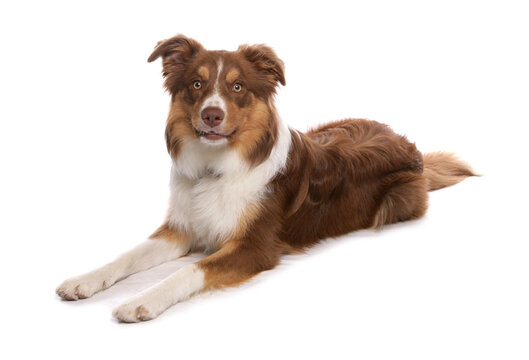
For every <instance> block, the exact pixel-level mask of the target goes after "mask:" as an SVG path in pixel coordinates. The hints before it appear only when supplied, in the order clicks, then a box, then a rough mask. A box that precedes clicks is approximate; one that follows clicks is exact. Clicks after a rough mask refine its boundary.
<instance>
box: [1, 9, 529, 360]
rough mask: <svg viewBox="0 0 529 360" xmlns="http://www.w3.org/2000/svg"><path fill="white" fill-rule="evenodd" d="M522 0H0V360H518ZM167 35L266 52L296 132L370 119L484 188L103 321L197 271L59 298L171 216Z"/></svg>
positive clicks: (466, 187)
mask: <svg viewBox="0 0 529 360" xmlns="http://www.w3.org/2000/svg"><path fill="white" fill-rule="evenodd" d="M523 3H524V2H523V1H520V2H515V1H496V2H494V1H462V0H458V1H443V2H435V3H433V2H426V1H416V2H414V1H387V2H381V1H365V2H356V1H352V2H351V1H349V2H345V1H343V2H336V1H330V0H328V1H324V2H311V1H305V2H287V1H271V0H267V1H262V2H250V1H240V2H232V1H212V2H208V1H186V2H184V1H170V2H157V1H148V2H144V3H142V4H140V3H139V2H134V1H128V2H107V1H104V2H99V1H91V2H72V1H64V2H55V1H34V2H28V1H19V2H2V4H1V5H0V39H1V42H0V46H1V49H2V55H1V57H0V62H1V66H0V76H1V77H0V99H1V105H0V166H1V176H0V183H1V186H0V222H1V225H0V239H1V241H0V246H1V249H0V256H1V261H0V266H1V271H0V276H1V283H2V297H1V298H2V300H1V301H2V302H1V305H2V306H1V308H2V312H3V314H2V320H1V322H0V323H1V329H2V333H3V335H2V343H3V346H2V351H3V353H2V357H5V358H30V357H33V358H35V357H39V358H51V357H53V358H58V359H66V358H77V359H87V358H91V359H93V358H95V357H100V358H105V359H107V358H112V357H119V358H127V359H135V358H142V359H147V358H154V357H155V356H156V357H159V358H161V357H165V358H184V357H189V356H193V357H196V358H210V359H211V358H213V357H214V358H216V359H224V358H226V359H228V358H229V359H236V358H241V359H276V358H279V359H282V358H294V357H295V358H315V359H321V358H328V359H341V358H356V359H401V358H402V359H447V358H449V359H527V358H528V356H529V350H528V346H527V339H528V338H529V330H528V325H527V324H528V323H529V310H528V308H529V307H528V306H527V304H529V290H528V274H529V265H528V261H527V259H528V255H529V246H528V244H527V239H528V238H529V237H528V236H527V235H528V231H527V225H526V222H527V221H526V217H527V202H528V200H529V199H528V197H527V191H526V188H525V185H526V179H527V159H526V158H527V150H526V143H527V139H526V133H525V129H526V128H525V123H526V122H527V120H528V119H529V116H528V115H529V110H528V99H529V87H528V84H529V70H528V69H529V66H527V64H529V52H528V49H529V48H528V46H527V44H528V36H527V34H529V25H528V22H527V18H528V15H529V13H528V11H527V10H526V9H525V8H524V6H523ZM177 33H183V34H185V35H187V36H190V37H193V38H195V39H197V40H199V41H201V42H202V43H203V44H204V46H205V47H206V48H209V49H228V50H234V49H236V47H237V46H238V45H239V44H242V43H267V44H269V45H270V46H272V47H273V48H274V49H275V50H276V51H277V53H278V54H279V56H280V57H281V58H282V59H283V60H284V62H285V64H286V78H287V86H286V87H284V88H282V89H280V91H279V94H278V97H277V103H278V109H279V112H280V114H281V115H282V117H283V118H284V120H285V121H286V122H287V123H288V124H289V125H290V126H292V127H296V128H298V129H301V130H304V129H306V128H307V127H310V126H313V125H316V124H319V123H321V122H325V121H328V120H333V119H340V118H345V117H367V118H370V119H376V120H379V121H381V122H384V123H388V124H391V125H392V126H393V128H394V129H395V130H396V131H398V132H400V133H404V134H406V135H407V136H408V137H409V138H410V139H411V140H412V141H416V143H417V146H418V147H419V149H421V150H422V151H424V152H427V151H433V150H448V151H454V152H457V153H458V154H459V155H460V156H461V157H462V158H464V159H465V160H467V161H469V162H470V163H471V164H472V165H473V166H474V168H475V169H476V170H477V171H478V172H479V173H481V174H483V175H484V176H483V177H481V178H473V179H469V180H466V181H464V182H463V183H461V184H460V185H457V186H455V187H452V188H449V189H445V190H440V191H438V192H435V193H432V194H431V198H430V210H429V212H428V214H427V215H426V217H425V218H424V219H422V220H419V221H414V222H409V223H405V224H399V225H395V226H389V227H387V228H386V229H384V230H383V231H381V232H372V231H360V232H356V233H353V234H351V235H348V236H344V237H342V238H340V239H338V240H329V241H326V242H325V243H323V244H322V245H321V246H318V247H316V248H314V249H312V250H311V251H309V252H308V253H307V254H306V255H301V256H289V257H286V258H285V259H284V261H283V262H282V264H281V265H280V266H279V267H278V268H277V269H276V270H274V271H270V272H267V273H265V274H262V275H261V276H259V277H257V278H256V279H254V280H252V281H250V282H249V283H247V284H245V285H243V286H241V287H239V288H235V289H230V290H226V291H221V292H215V293H211V294H205V295H201V296H198V297H195V298H194V299H192V300H191V301H189V302H187V303H184V304H179V305H177V306H175V307H173V308H172V309H171V310H169V311H168V312H167V313H165V314H164V315H162V316H161V317H160V318H159V319H157V320H155V321H151V322H147V323H142V324H136V325H124V324H118V323H117V322H116V321H114V320H113V319H112V317H111V311H112V309H113V307H115V306H116V305H118V304H119V303H120V302H121V301H123V300H124V299H126V298H127V297H128V296H130V295H132V294H134V293H135V292H136V291H139V290H140V289H142V288H145V287H147V286H150V285H152V283H153V282H154V281H155V280H156V279H160V278H162V277H163V276H165V275H167V274H169V273H170V272H171V271H173V270H174V269H176V268H178V267H180V266H182V264H184V263H186V262H190V261H192V260H193V259H187V260H182V261H178V262H176V263H171V264H167V265H166V266H163V267H161V268H159V269H155V270H154V271H151V272H148V273H147V274H142V275H139V276H133V277H131V278H129V279H127V280H125V281H124V282H122V283H120V284H119V285H117V286H116V287H115V288H113V289H111V290H109V291H108V292H106V293H102V294H99V295H97V296H95V297H94V298H92V299H90V300H85V301H80V302H77V303H71V302H64V301H60V300H59V299H58V297H57V296H56V295H55V293H54V290H55V287H56V286H57V285H58V284H59V283H60V282H61V281H62V280H64V279H65V278H66V277H70V276H72V275H77V274H78V273H81V272H84V271H87V270H91V269H92V268H94V267H96V266H99V265H102V264H103V263H105V262H107V261H110V260H111V259H112V258H113V257H114V256H115V255H117V254H119V253H121V252H122V251H124V250H126V249H129V248H131V247H132V246H134V245H135V244H137V243H139V242H140V241H141V240H143V239H144V238H145V237H146V236H148V235H149V234H150V233H151V232H152V231H153V230H154V229H155V228H156V227H157V226H158V225H159V224H160V223H161V221H162V220H163V217H164V214H165V206H166V201H167V196H168V187H167V183H168V174H169V166H170V161H169V157H168V155H167V153H166V149H165V144H164V137H163V132H164V123H165V117H166V114H167V108H168V102H169V98H168V95H167V94H166V93H164V91H163V89H162V78H161V75H160V70H161V65H160V63H159V62H157V63H154V64H148V63H147V61H146V59H147V57H148V55H149V54H150V52H151V50H152V48H153V47H154V45H155V44H156V42H157V41H158V40H161V39H164V38H167V37H170V36H172V35H175V34H177ZM195 260H196V258H195ZM6 354H7V355H8V356H6Z"/></svg>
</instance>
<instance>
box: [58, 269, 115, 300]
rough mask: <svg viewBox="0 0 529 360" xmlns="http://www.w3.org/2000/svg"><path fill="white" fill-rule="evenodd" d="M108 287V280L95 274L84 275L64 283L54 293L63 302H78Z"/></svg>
mask: <svg viewBox="0 0 529 360" xmlns="http://www.w3.org/2000/svg"><path fill="white" fill-rule="evenodd" d="M109 285H110V281H109V280H105V279H104V278H102V277H101V276H98V275H97V274H86V275H82V276H78V277H74V278H71V279H68V280H66V281H64V282H63V283H62V284H61V285H59V287H58V288H57V289H56V290H55V292H56V293H57V295H59V296H60V297H61V298H63V299H65V300H79V299H86V298H89V297H90V296H92V295H94V294H95V293H96V292H98V291H101V290H103V289H106V288H107V287H108V286H109Z"/></svg>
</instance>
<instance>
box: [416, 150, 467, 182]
mask: <svg viewBox="0 0 529 360" xmlns="http://www.w3.org/2000/svg"><path fill="white" fill-rule="evenodd" d="M423 163H424V170H423V174H424V176H425V177H426V180H427V181H428V191H432V190H438V189H442V188H444V187H447V186H450V185H455V184H457V183H458V182H460V181H463V180H464V179H466V178H467V177H469V176H477V175H476V174H475V173H474V171H472V168H471V167H470V166H469V165H468V164H467V163H465V162H464V161H461V160H459V159H458V158H457V157H456V156H455V155H454V154H450V153H444V152H434V153H428V154H424V155H423Z"/></svg>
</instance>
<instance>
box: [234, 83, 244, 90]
mask: <svg viewBox="0 0 529 360" xmlns="http://www.w3.org/2000/svg"><path fill="white" fill-rule="evenodd" d="M241 90H242V85H241V84H238V83H237V84H233V91H235V92H239V91H241Z"/></svg>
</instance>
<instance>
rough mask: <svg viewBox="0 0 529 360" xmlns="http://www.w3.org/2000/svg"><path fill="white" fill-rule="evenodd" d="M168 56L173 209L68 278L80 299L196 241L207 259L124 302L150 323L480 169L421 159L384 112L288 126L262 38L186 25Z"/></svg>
mask: <svg viewBox="0 0 529 360" xmlns="http://www.w3.org/2000/svg"><path fill="white" fill-rule="evenodd" d="M159 57H161V58H162V60H163V76H164V77H165V87H166V89H167V91H168V92H169V93H170V94H171V105H170V110H169V116H168V119H167V128H166V131H165V135H166V140H167V149H168V151H169V154H170V155H171V158H172V161H173V166H172V169H171V180H170V191H171V197H170V203H169V210H168V214H167V219H166V220H165V222H164V223H163V225H162V226H160V228H159V229H158V230H156V231H155V232H154V234H152V235H151V236H150V238H149V240H147V241H145V242H144V243H143V244H141V245H139V246H138V247H136V248H135V249H133V250H131V251H129V252H128V253H125V254H124V255H122V256H121V257H119V258H118V259H116V260H115V261H114V262H112V263H110V264H108V265H106V266H103V267H102V268H100V269H97V270H94V271H92V272H90V273H88V274H85V275H82V276H78V277H75V278H72V279H69V280H66V281H65V282H64V283H62V284H61V285H60V286H59V287H58V288H57V294H59V295H60V296H61V297H62V298H64V299H68V300H77V299H83V298H87V297H90V296H92V295H93V294H95V293H96V292H98V291H101V290H103V289H106V288H108V287H110V286H111V285H113V284H114V283H116V282H117V281H119V280H121V279H123V278H125V277H127V276H129V275H131V274H133V273H136V272H138V271H142V270H145V269H148V268H150V267H153V266H156V265H158V264H161V263H163V262H167V261H170V260H173V259H176V258H178V257H181V256H184V255H186V254H188V253H189V252H192V251H204V252H206V253H207V254H209V256H207V257H205V258H204V259H202V260H201V261H198V262H197V263H195V264H192V265H187V266H185V267H183V268H181V269H180V270H178V271H176V272H175V273H174V274H173V275H171V276H169V277H168V278H167V279H165V280H164V281H162V282H160V283H159V284H156V285H154V286H153V287H151V288H149V289H147V290H145V291H143V292H141V293H140V294H138V295H137V296H135V297H134V298H132V299H130V301H128V302H127V303H125V304H123V305H121V306H119V307H118V308H117V309H115V311H114V313H113V314H114V316H115V317H116V318H117V319H119V320H121V321H124V322H137V321H141V320H150V319H153V318H155V317H157V316H158V315H160V314H161V313H162V312H163V311H164V310H166V309H167V308H169V307H170V306H172V305H174V304H176V303H178V302H180V301H182V300H184V299H186V298H188V297H189V296H191V295H193V294H195V293H198V292H200V291H203V290H206V289H211V288H219V287H223V286H231V285H236V284H239V283H241V282H242V281H245V280H247V279H249V278H251V277H252V276H254V275H256V274H258V273H259V272H261V271H264V270H268V269H271V268H273V267H274V266H276V265H277V263H278V262H279V259H280V256H281V254H283V253H296V252H300V251H303V250H304V249H306V248H308V247H310V246H312V245H314V244H316V243H317V242H318V241H320V240H321V239H325V238H327V237H333V236H339V235H342V234H345V233H348V232H351V231H353V230H357V229H364V228H377V229H378V228H381V227H382V226H383V225H384V224H391V223H395V222H398V221H404V220H410V219H416V218H419V217H421V216H422V215H423V214H424V212H425V211H426V208H427V197H428V196H427V192H428V191H429V190H435V189H439V188H442V187H445V186H449V185H452V184H455V183H457V182H459V181H461V180H463V179H464V178H465V177H467V176H472V175H474V174H473V172H472V170H471V169H470V168H469V167H468V165H466V164H464V163H463V162H461V161H459V160H457V159H456V158H455V157H454V156H452V155H450V154H446V153H431V154H424V156H423V155H422V154H421V153H420V152H419V151H418V150H417V149H416V147H415V145H414V144H412V143H410V142H409V141H408V140H407V139H406V138H405V137H404V136H400V135H397V134H395V133H394V132H393V131H392V130H391V129H390V128H389V127H388V126H386V125H383V124H380V123H378V122H375V121H368V120H362V119H347V120H342V121H337V122H333V123H329V124H326V125H323V126H320V127H318V128H316V129H313V130H311V131H309V132H307V133H304V134H303V133H300V132H298V131H296V130H293V129H289V128H288V127H287V126H286V125H285V124H284V123H283V122H282V121H281V119H280V118H279V116H278V114H277V112H276V109H275V107H274V94H275V89H276V86H278V84H282V85H285V75H284V67H283V62H282V61H281V60H280V59H279V58H278V57H277V55H276V54H275V53H274V51H273V50H272V49H271V48H269V47H267V46H265V45H252V46H248V45H243V46H240V47H239V48H238V49H237V51H234V52H229V51H207V50H205V49H204V48H203V47H202V45H201V44H200V43H198V42H197V41H195V40H192V39H189V38H187V37H185V36H182V35H179V36H175V37H173V38H171V39H168V40H165V41H161V42H159V43H158V45H157V46H156V48H155V49H154V52H153V53H152V55H151V56H150V57H149V59H148V60H149V62H151V61H154V60H156V59H157V58H159Z"/></svg>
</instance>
